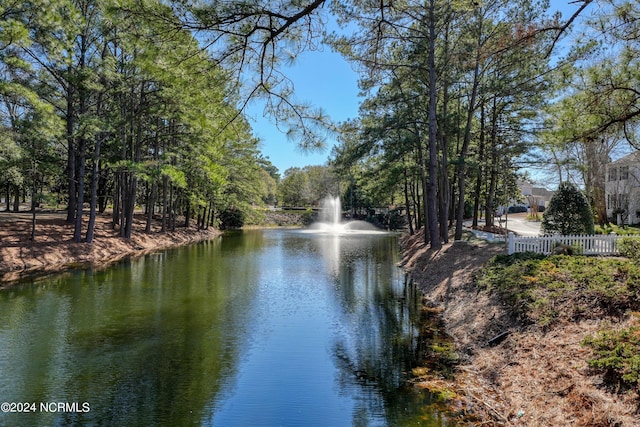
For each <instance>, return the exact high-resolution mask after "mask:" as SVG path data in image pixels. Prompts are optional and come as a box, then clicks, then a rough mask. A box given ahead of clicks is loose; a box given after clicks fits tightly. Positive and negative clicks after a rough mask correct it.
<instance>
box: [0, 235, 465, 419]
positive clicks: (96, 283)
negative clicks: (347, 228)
mask: <svg viewBox="0 0 640 427" xmlns="http://www.w3.org/2000/svg"><path fill="white" fill-rule="evenodd" d="M397 261H398V249H397V237H396V236H394V235H389V234H375V235H360V234H356V235H352V236H337V235H330V234H324V233H318V234H314V233H302V232H300V231H294V230H288V231H287V230H267V231H260V230H256V231H245V232H239V233H235V234H229V235H225V236H224V237H222V238H220V239H217V240H215V241H211V242H205V243H201V244H197V245H193V246H190V247H186V248H181V249H176V250H171V251H167V252H162V253H156V254H152V255H149V256H146V257H144V258H141V259H138V260H134V261H127V262H122V263H120V264H118V265H116V266H114V267H113V268H109V269H107V270H102V271H76V272H73V273H70V274H65V275H61V276H56V277H54V278H51V279H47V280H39V281H37V282H35V283H25V284H23V285H20V286H17V287H12V288H8V289H6V290H3V291H1V292H0V401H1V402H23V403H29V404H31V403H35V404H36V405H37V406H36V408H35V409H36V411H35V412H34V413H12V412H8V413H7V412H0V425H7V426H14V425H16V426H17V425H20V426H67V425H83V426H84V425H96V426H98V425H99V426H103V425H118V426H152V425H157V426H182V425H189V426H193V425H203V426H213V425H215V426H314V425H316V426H349V425H354V426H378V425H380V426H385V425H389V426H397V425H407V426H416V425H425V426H446V425H452V424H450V423H449V422H448V421H447V420H446V417H445V416H444V415H442V414H439V413H438V412H437V411H436V410H435V409H434V408H433V407H431V406H429V404H430V401H431V399H430V396H429V395H428V394H425V393H424V392H420V391H418V390H417V389H415V388H413V387H410V386H407V385H406V384H405V381H404V380H405V379H406V372H407V371H408V370H410V368H411V367H412V366H413V364H414V363H415V362H416V361H415V347H416V340H417V333H418V332H417V330H418V329H417V326H416V322H417V320H418V316H419V306H418V298H417V295H416V291H415V289H414V288H413V287H412V286H411V285H409V284H408V283H406V282H405V279H404V276H403V274H402V271H401V270H400V269H399V268H398V267H396V263H397ZM51 402H54V403H56V402H63V403H66V404H71V405H73V404H74V403H75V404H76V406H75V407H74V406H71V408H69V407H67V409H63V410H54V411H49V412H47V411H43V410H42V407H41V406H40V403H45V404H48V403H51ZM83 405H88V407H89V408H90V409H89V410H88V411H86V409H87V407H86V406H83ZM32 408H33V406H30V408H29V410H30V409H32ZM49 408H50V409H51V406H49ZM69 409H71V410H69Z"/></svg>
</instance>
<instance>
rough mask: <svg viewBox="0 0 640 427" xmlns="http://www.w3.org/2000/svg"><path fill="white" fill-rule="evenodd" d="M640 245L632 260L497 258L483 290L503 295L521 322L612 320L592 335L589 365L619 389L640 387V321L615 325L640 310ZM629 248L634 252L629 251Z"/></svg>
mask: <svg viewBox="0 0 640 427" xmlns="http://www.w3.org/2000/svg"><path fill="white" fill-rule="evenodd" d="M635 245H636V242H629V243H628V245H627V246H628V247H625V248H624V249H625V252H627V253H628V254H629V255H632V257H631V258H629V257H616V258H614V257H611V258H600V257H587V256H564V255H556V256H545V255H541V254H536V253H530V252H525V253H516V254H513V255H498V256H496V257H494V258H493V259H492V260H491V261H490V262H489V263H488V264H487V265H486V266H485V268H484V269H483V270H481V271H480V272H479V273H478V275H477V276H476V283H477V285H478V286H479V287H481V288H485V289H488V290H490V291H493V292H497V293H499V294H500V296H501V297H502V299H503V300H505V302H507V303H508V304H510V306H511V307H512V308H513V310H514V313H515V314H516V315H517V316H518V317H519V318H520V320H521V321H523V322H524V323H527V324H533V325H536V326H538V327H540V328H542V329H550V328H551V327H553V326H554V324H557V323H559V322H566V321H578V320H581V319H602V318H610V319H611V320H612V322H611V323H610V324H609V326H607V327H605V328H603V329H602V330H601V331H600V332H599V333H598V334H596V335H595V336H590V337H586V338H585V339H584V341H583V345H585V346H588V347H590V348H591V349H592V350H593V352H594V357H593V358H592V359H591V360H589V366H590V367H591V368H593V369H595V370H596V371H598V372H602V373H603V374H604V378H605V381H606V382H607V383H608V384H610V385H615V386H617V387H622V386H624V387H631V388H635V389H636V391H638V390H639V389H638V387H639V385H640V319H639V318H638V315H637V314H636V315H635V321H634V322H633V325H632V326H630V327H627V328H626V329H625V328H620V327H615V325H614V321H616V320H621V319H623V318H624V317H625V316H626V315H628V314H629V313H633V312H635V311H637V310H638V309H640V262H638V261H639V260H640V258H639V255H638V254H639V252H640V251H638V250H637V248H636V246H635ZM627 249H628V250H627Z"/></svg>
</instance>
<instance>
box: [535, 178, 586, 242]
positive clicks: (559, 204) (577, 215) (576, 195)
mask: <svg viewBox="0 0 640 427" xmlns="http://www.w3.org/2000/svg"><path fill="white" fill-rule="evenodd" d="M542 231H543V232H544V233H545V234H554V233H560V234H562V235H571V234H593V233H594V226H593V213H592V211H591V206H589V201H588V200H587V198H586V197H585V195H584V194H583V193H582V191H580V190H579V189H578V187H576V186H575V185H573V184H571V183H569V182H563V183H562V184H560V186H559V187H558V191H557V192H556V193H555V194H554V195H553V197H552V198H551V200H550V201H549V207H548V208H547V209H546V210H545V211H544V215H543V216H542Z"/></svg>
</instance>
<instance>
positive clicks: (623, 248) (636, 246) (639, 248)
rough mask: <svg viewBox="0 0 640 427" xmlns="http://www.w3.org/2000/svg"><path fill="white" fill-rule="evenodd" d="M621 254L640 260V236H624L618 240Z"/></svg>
mask: <svg viewBox="0 0 640 427" xmlns="http://www.w3.org/2000/svg"><path fill="white" fill-rule="evenodd" d="M618 251H619V252H620V255H622V256H625V257H627V258H631V259H634V260H636V261H640V238H629V237H627V238H624V239H622V240H621V241H620V242H618Z"/></svg>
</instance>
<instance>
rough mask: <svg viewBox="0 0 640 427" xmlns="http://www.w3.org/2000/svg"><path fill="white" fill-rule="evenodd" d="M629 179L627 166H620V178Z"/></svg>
mask: <svg viewBox="0 0 640 427" xmlns="http://www.w3.org/2000/svg"><path fill="white" fill-rule="evenodd" d="M623 179H629V166H620V180H623Z"/></svg>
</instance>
